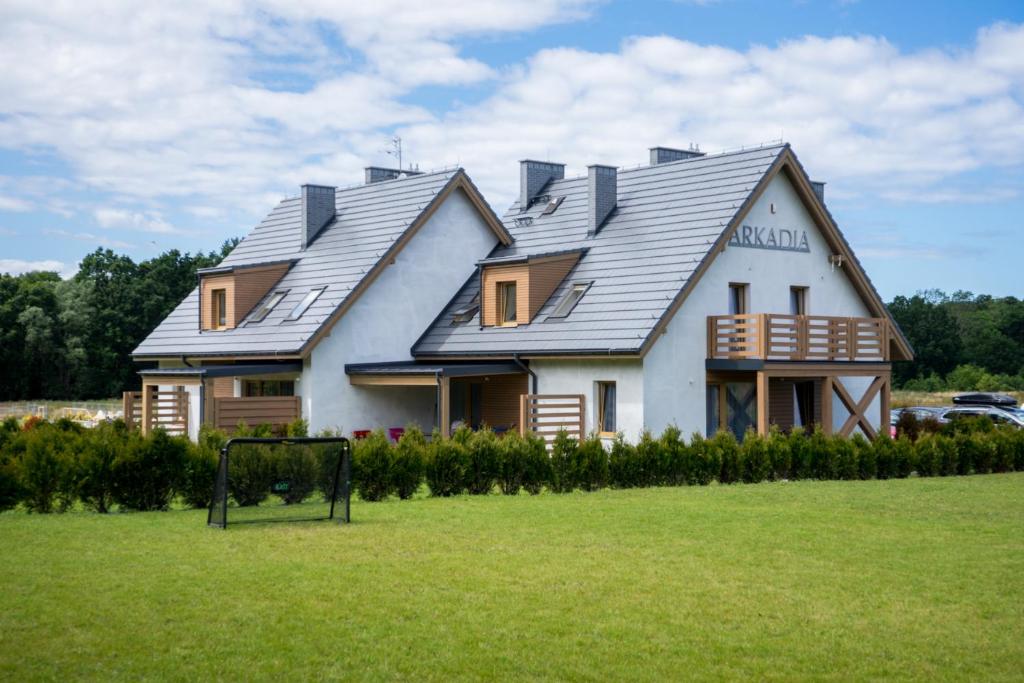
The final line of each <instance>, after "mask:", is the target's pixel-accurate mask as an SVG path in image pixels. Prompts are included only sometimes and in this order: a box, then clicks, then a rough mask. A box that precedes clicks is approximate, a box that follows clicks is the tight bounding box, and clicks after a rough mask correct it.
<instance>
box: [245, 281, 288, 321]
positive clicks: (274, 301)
mask: <svg viewBox="0 0 1024 683" xmlns="http://www.w3.org/2000/svg"><path fill="white" fill-rule="evenodd" d="M287 293H288V290H287V289H284V290H278V291H276V292H274V293H273V294H271V295H270V298H269V299H267V300H266V301H265V302H264V303H263V305H262V306H260V307H259V308H257V309H256V312H255V313H253V314H252V317H251V318H249V322H251V323H258V322H262V320H263V319H264V318H266V317H267V316H268V315H270V312H271V311H272V310H274V307H276V306H277V305H278V304H279V303H281V299H283V298H284V296H285V294H287Z"/></svg>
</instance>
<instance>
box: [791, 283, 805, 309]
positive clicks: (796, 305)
mask: <svg viewBox="0 0 1024 683" xmlns="http://www.w3.org/2000/svg"><path fill="white" fill-rule="evenodd" d="M789 313H790V315H807V288H806V287H790V288H789Z"/></svg>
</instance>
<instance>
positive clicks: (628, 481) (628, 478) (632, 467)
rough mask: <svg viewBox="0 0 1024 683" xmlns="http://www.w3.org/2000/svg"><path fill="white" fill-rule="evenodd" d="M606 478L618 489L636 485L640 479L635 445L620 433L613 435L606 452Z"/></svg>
mask: <svg viewBox="0 0 1024 683" xmlns="http://www.w3.org/2000/svg"><path fill="white" fill-rule="evenodd" d="M608 478H609V480H610V481H611V484H612V486H615V487H617V488H620V489H625V488H631V487H633V486H637V485H638V482H639V480H640V474H639V466H638V463H637V454H636V446H634V445H632V444H630V443H628V442H627V441H626V439H625V438H624V437H623V436H622V434H618V435H617V436H616V437H615V441H613V442H612V450H611V453H609V454H608Z"/></svg>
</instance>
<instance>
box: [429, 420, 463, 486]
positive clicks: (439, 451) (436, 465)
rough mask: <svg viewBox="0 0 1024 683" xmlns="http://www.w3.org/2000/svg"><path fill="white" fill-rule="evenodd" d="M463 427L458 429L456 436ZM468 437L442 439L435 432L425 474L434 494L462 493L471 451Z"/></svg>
mask: <svg viewBox="0 0 1024 683" xmlns="http://www.w3.org/2000/svg"><path fill="white" fill-rule="evenodd" d="M462 431H463V429H462V428H459V430H458V431H456V436H458V435H459V432H462ZM465 441H466V438H465V437H463V438H462V439H455V438H452V439H442V438H441V436H440V435H439V434H438V433H437V432H434V436H433V437H432V438H431V440H430V446H429V447H428V448H427V462H426V468H425V471H424V474H425V475H426V480H427V487H428V488H429V489H430V495H432V496H456V495H458V494H460V493H462V488H463V482H464V480H465V479H464V478H465V474H466V465H467V461H468V459H469V452H468V449H467V448H466V446H465V443H464V442H465Z"/></svg>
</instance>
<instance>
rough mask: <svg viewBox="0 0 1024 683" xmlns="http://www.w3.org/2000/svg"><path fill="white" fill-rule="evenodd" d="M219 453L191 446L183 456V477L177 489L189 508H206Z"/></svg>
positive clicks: (215, 477) (211, 490)
mask: <svg viewBox="0 0 1024 683" xmlns="http://www.w3.org/2000/svg"><path fill="white" fill-rule="evenodd" d="M219 461H220V453H219V451H216V450H213V449H211V448H209V447H207V446H203V445H192V446H191V447H190V448H189V449H188V453H187V455H186V456H185V476H184V478H183V480H182V484H181V486H180V488H179V489H178V493H179V494H180V495H181V499H182V500H183V501H184V502H185V504H186V505H188V506H189V507H191V508H198V509H203V508H208V507H210V499H211V498H213V485H214V481H215V480H216V479H217V466H218V463H219Z"/></svg>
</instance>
